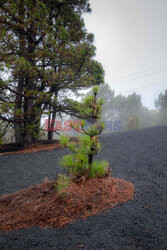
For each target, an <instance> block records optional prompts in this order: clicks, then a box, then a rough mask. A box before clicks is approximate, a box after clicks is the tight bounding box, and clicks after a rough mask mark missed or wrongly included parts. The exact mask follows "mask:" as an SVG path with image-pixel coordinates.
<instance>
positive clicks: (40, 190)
mask: <svg viewBox="0 0 167 250" xmlns="http://www.w3.org/2000/svg"><path fill="white" fill-rule="evenodd" d="M53 184H54V182H53V181H48V182H47V183H43V184H40V185H37V186H32V187H29V188H27V189H25V190H22V191H19V192H16V193H13V194H9V195H5V196H1V197H0V230H4V231H10V230H18V229H20V228H29V227H31V226H39V227H41V228H49V227H50V228H60V227H62V226H65V225H66V224H67V223H70V222H72V221H74V220H76V219H77V218H86V217H88V216H91V215H95V214H97V213H99V212H102V211H104V210H106V209H109V208H112V207H114V206H115V205H116V204H120V203H122V202H126V201H128V200H132V199H133V197H134V186H133V184H132V183H129V182H127V181H125V180H121V179H116V178H112V177H110V176H108V177H106V178H98V179H97V178H95V179H88V180H86V181H84V182H82V183H81V184H79V185H78V184H75V183H72V184H71V185H70V186H69V187H68V188H66V189H65V190H64V191H65V192H66V196H65V198H64V199H61V198H60V197H58V196H57V194H56V191H55V188H54V186H53Z"/></svg>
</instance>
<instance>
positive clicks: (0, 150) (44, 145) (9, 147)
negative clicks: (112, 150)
mask: <svg viewBox="0 0 167 250" xmlns="http://www.w3.org/2000/svg"><path fill="white" fill-rule="evenodd" d="M71 141H72V142H76V143H77V142H78V138H77V137H71ZM55 148H63V146H62V145H61V144H60V142H59V140H51V141H47V140H46V141H39V142H37V143H34V144H31V145H29V146H28V147H27V148H24V147H16V145H15V144H14V143H13V144H12V143H11V144H6V145H2V146H1V147H0V156H2V155H7V154H26V153H35V152H38V151H45V150H53V149H55Z"/></svg>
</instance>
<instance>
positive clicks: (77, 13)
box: [0, 0, 104, 144]
mask: <svg viewBox="0 0 167 250" xmlns="http://www.w3.org/2000/svg"><path fill="white" fill-rule="evenodd" d="M83 12H90V6H89V3H88V0H48V1H45V0H17V1H15V0H0V69H1V72H2V71H4V72H5V73H6V74H5V77H0V91H1V92H2V95H1V96H0V119H2V120H4V121H7V122H9V123H11V124H13V126H14V129H15V139H16V143H17V144H27V143H32V142H34V141H35V140H36V139H37V138H38V134H39V127H40V119H41V116H42V115H43V114H49V118H51V119H52V118H53V119H54V118H55V116H56V113H57V112H66V113H69V114H75V113H76V112H77V111H75V106H73V107H71V106H70V104H71V102H72V101H70V100H68V101H67V100H66V98H65V99H64V100H61V102H60V98H59V93H60V92H61V91H68V90H72V91H74V92H76V91H78V90H79V89H81V88H85V87H89V86H91V85H95V84H100V83H101V82H103V74H104V71H103V68H102V66H101V64H100V63H98V62H97V61H95V60H94V59H93V56H94V55H95V47H94V46H93V35H92V34H88V33H87V32H86V29H85V26H84V22H83V19H82V13H83ZM60 104H61V105H60Z"/></svg>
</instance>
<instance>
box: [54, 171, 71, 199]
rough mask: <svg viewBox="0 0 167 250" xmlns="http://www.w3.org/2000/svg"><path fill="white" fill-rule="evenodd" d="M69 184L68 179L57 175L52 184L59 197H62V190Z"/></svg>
mask: <svg viewBox="0 0 167 250" xmlns="http://www.w3.org/2000/svg"><path fill="white" fill-rule="evenodd" d="M69 184H70V178H69V177H68V176H66V175H64V174H59V175H58V178H57V180H56V182H55V184H54V186H55V188H56V190H57V193H58V195H59V196H64V195H65V192H63V189H64V188H66V187H68V186H69Z"/></svg>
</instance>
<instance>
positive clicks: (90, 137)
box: [60, 87, 109, 182]
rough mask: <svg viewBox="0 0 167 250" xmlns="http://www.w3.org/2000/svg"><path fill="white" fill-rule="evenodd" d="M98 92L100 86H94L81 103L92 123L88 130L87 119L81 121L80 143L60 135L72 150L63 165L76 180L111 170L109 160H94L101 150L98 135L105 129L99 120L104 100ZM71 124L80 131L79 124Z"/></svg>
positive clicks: (94, 176) (62, 140)
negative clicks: (90, 94)
mask: <svg viewBox="0 0 167 250" xmlns="http://www.w3.org/2000/svg"><path fill="white" fill-rule="evenodd" d="M97 93H98V87H94V88H93V95H92V96H89V97H86V98H85V99H84V100H83V101H82V103H81V110H82V114H83V116H86V117H87V118H88V119H89V121H90V123H91V125H90V126H89V127H88V129H87V130H86V129H85V121H82V122H81V125H80V129H81V133H82V135H81V136H80V138H79V143H78V144H76V143H73V142H70V138H69V137H68V136H65V135H62V136H61V137H60V143H61V144H62V145H63V146H65V147H67V148H69V149H70V150H71V152H72V154H69V155H65V156H64V157H63V158H62V161H61V165H62V166H64V167H66V168H67V170H68V173H69V175H70V178H71V179H72V181H74V182H79V181H81V180H84V179H87V178H96V177H105V176H107V174H108V172H109V166H108V165H109V164H108V162H107V161H93V158H94V155H95V154H98V153H99V151H100V142H99V140H98V135H100V134H101V133H102V131H103V130H104V124H103V123H101V122H99V119H100V114H101V108H102V105H103V100H102V99H99V100H97ZM71 126H72V127H73V128H74V129H75V130H76V131H78V129H79V124H76V123H73V122H72V123H71Z"/></svg>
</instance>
